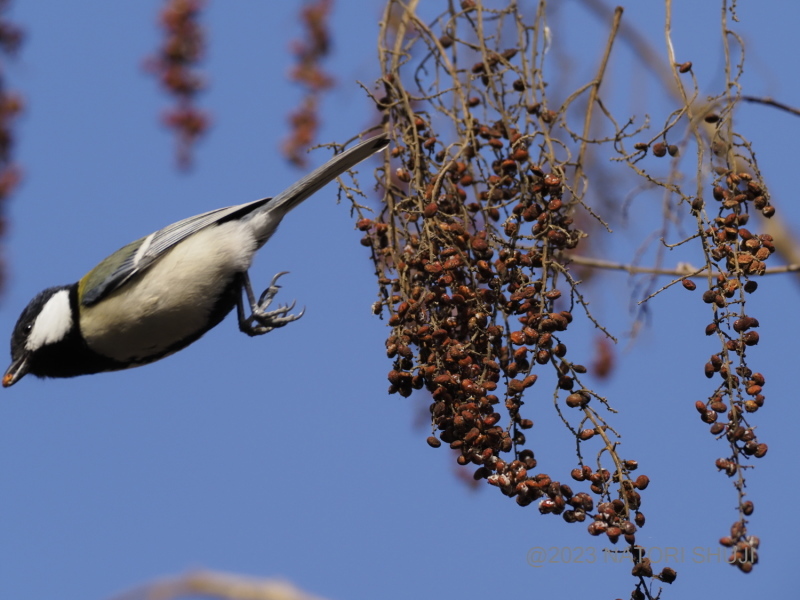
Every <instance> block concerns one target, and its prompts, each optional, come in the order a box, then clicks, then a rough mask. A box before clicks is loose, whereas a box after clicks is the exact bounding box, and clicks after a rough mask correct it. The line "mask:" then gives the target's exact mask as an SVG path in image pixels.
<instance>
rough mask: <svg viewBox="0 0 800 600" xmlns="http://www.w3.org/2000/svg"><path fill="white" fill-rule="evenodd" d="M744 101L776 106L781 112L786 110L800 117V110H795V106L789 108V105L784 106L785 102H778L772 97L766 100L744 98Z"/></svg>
mask: <svg viewBox="0 0 800 600" xmlns="http://www.w3.org/2000/svg"><path fill="white" fill-rule="evenodd" d="M741 99H742V100H744V101H745V102H754V103H756V104H766V105H767V106H774V107H775V108H779V109H780V110H785V111H786V112H788V113H791V114H793V115H795V116H796V117H800V108H795V107H793V106H789V105H788V104H784V103H783V102H778V101H777V100H773V99H772V98H770V97H766V98H759V97H758V96H742V97H741Z"/></svg>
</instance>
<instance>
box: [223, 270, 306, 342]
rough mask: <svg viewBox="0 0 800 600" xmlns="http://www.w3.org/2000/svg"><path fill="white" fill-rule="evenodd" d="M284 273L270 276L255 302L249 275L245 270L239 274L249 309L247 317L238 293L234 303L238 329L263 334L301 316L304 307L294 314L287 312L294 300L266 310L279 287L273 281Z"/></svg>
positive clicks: (249, 333)
mask: <svg viewBox="0 0 800 600" xmlns="http://www.w3.org/2000/svg"><path fill="white" fill-rule="evenodd" d="M286 273H287V272H286V271H283V272H281V273H278V274H277V275H275V277H273V278H272V281H271V282H270V284H269V287H268V288H267V289H266V290H264V292H263V293H262V294H261V297H260V298H259V299H258V302H256V297H255V294H253V286H252V285H250V275H248V273H247V272H246V271H245V272H244V273H242V274H241V275H240V276H239V277H240V284H241V286H242V289H243V290H244V293H245V294H246V295H247V302H248V303H249V304H250V311H251V313H250V316H249V317H247V316H245V309H244V299H243V298H242V295H241V293H240V294H239V296H238V300H237V303H236V314H237V315H238V317H239V329H240V330H241V331H242V332H244V333H246V334H247V335H250V336H255V335H263V334H265V333H268V332H270V331H272V330H273V329H275V328H276V327H283V326H284V325H286V324H287V323H291V322H292V321H296V320H297V319H299V318H300V317H302V316H303V313H304V312H305V309H303V310H301V311H300V312H299V313H298V314H296V315H290V314H287V313H288V312H289V311H290V310H292V309H293V308H294V304H295V303H294V302H292V303H291V304H290V305H289V306H281V307H280V308H276V309H275V310H271V311H267V308H269V305H270V304H271V303H272V299H273V298H274V297H275V294H277V293H278V290H279V289H280V286H279V285H276V283H275V282H276V281H278V278H279V277H281V276H282V275H286Z"/></svg>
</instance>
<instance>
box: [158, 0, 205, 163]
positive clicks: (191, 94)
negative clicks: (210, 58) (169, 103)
mask: <svg viewBox="0 0 800 600" xmlns="http://www.w3.org/2000/svg"><path fill="white" fill-rule="evenodd" d="M203 5H204V2H203V0H167V2H166V5H165V6H164V8H163V9H162V11H161V15H160V17H159V20H160V25H161V28H162V30H163V33H164V41H163V43H162V45H161V47H160V48H159V49H158V52H157V54H156V55H155V56H153V57H151V58H149V59H148V61H147V63H146V67H147V69H148V70H149V71H151V72H152V73H153V74H154V75H155V76H156V77H157V78H158V80H159V82H160V83H161V85H162V87H163V88H164V90H165V91H166V92H167V93H168V94H170V95H171V96H172V97H173V98H174V99H175V105H174V106H173V107H172V108H170V109H168V110H167V111H166V112H165V113H164V115H163V121H164V124H165V125H166V126H167V127H168V128H169V129H171V130H173V131H174V132H175V134H176V136H177V142H178V147H177V159H178V164H179V165H180V166H181V167H183V168H186V167H189V166H190V165H191V162H192V148H193V146H194V144H195V143H196V142H197V140H198V138H199V137H200V136H201V135H202V134H203V133H205V131H206V130H207V129H208V125H209V118H208V114H207V113H206V112H205V111H203V110H200V109H199V108H197V106H195V99H196V97H197V95H198V94H199V93H200V92H201V91H202V90H203V89H204V88H205V81H204V79H203V78H202V77H201V76H200V75H199V74H198V72H197V63H198V62H199V61H200V59H201V58H202V57H203V53H204V51H205V36H204V33H203V28H202V27H201V26H200V24H199V18H200V14H201V12H202V9H203Z"/></svg>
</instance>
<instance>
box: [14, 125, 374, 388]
mask: <svg viewBox="0 0 800 600" xmlns="http://www.w3.org/2000/svg"><path fill="white" fill-rule="evenodd" d="M388 144H389V140H388V137H387V136H386V134H381V135H378V136H375V137H372V138H369V139H367V140H365V141H363V142H361V143H359V144H358V145H356V146H354V147H352V148H350V149H349V150H347V151H345V152H342V153H340V154H337V155H336V156H334V157H333V158H331V159H330V160H329V161H328V162H326V163H325V164H324V165H322V166H321V167H319V168H318V169H316V170H314V171H313V172H311V173H310V174H308V175H306V176H305V177H303V178H302V179H300V180H299V181H297V182H296V183H295V184H294V185H292V186H290V187H289V188H287V189H286V190H284V191H283V192H281V193H280V194H278V195H277V196H274V197H272V198H262V199H260V200H255V201H253V202H248V203H246V204H239V205H237V206H229V207H226V208H219V209H217V210H212V211H210V212H206V213H203V214H200V215H196V216H193V217H189V218H188V219H184V220H182V221H178V222H177V223H173V224H172V225H168V226H167V227H164V228H163V229H160V230H158V231H156V232H154V233H151V234H150V235H148V236H145V237H143V238H140V239H138V240H136V241H134V242H131V243H130V244H128V245H126V246H123V247H122V248H120V249H119V250H117V251H116V252H115V253H113V254H112V255H110V256H109V257H107V258H106V259H104V260H103V261H101V262H100V263H99V264H98V265H97V266H96V267H95V268H94V269H92V270H91V271H89V272H88V273H87V274H86V275H84V276H83V278H81V279H80V280H79V281H77V282H76V283H73V284H70V285H61V286H55V287H50V288H47V289H45V290H44V291H42V292H40V293H39V294H37V295H36V296H35V297H34V298H33V300H31V301H30V303H29V304H28V305H27V307H26V308H25V309H24V310H23V311H22V314H21V315H20V317H19V320H18V321H17V323H16V325H15V327H14V330H13V332H12V335H11V365H10V366H9V368H8V370H6V372H5V374H4V375H3V379H2V385H3V387H10V386H12V385H14V384H15V383H16V382H18V381H19V380H20V379H22V378H23V377H24V376H25V375H27V374H31V375H34V376H36V377H40V378H48V377H53V378H58V377H75V376H78V375H90V374H94V373H101V372H106V371H118V370H122V369H128V368H131V367H137V366H141V365H146V364H149V363H152V362H155V361H157V360H160V359H162V358H165V357H167V356H169V355H171V354H174V353H175V352H178V351H179V350H182V349H183V348H185V347H186V346H188V345H189V344H191V343H193V342H195V341H197V340H198V339H200V337H202V336H203V334H205V333H206V332H207V331H209V330H210V329H212V328H213V327H215V326H216V325H218V324H219V323H220V322H221V321H222V320H223V319H224V318H225V317H226V316H227V315H228V314H229V313H230V312H231V311H233V309H234V308H235V309H236V312H237V317H238V320H239V329H240V330H241V331H242V332H244V333H246V334H247V335H250V336H257V335H263V334H265V333H268V332H269V331H272V330H273V329H275V328H278V327H283V326H284V325H287V324H288V323H291V322H292V321H296V320H297V319H299V318H300V317H301V316H302V315H303V312H304V310H305V309H303V310H302V311H300V312H299V313H298V314H290V311H291V310H292V309H293V308H294V302H292V303H291V304H290V305H288V306H281V307H279V308H273V309H271V310H270V305H271V303H272V301H273V299H274V298H275V295H276V294H277V292H278V290H279V288H280V286H278V285H277V281H278V279H279V278H280V277H281V276H283V275H285V274H286V272H281V273H278V274H277V275H275V276H274V277H273V278H272V281H271V282H270V285H269V286H268V287H267V288H266V289H265V290H264V292H263V293H262V294H261V296H260V297H259V299H258V301H256V299H255V294H254V293H253V288H252V286H251V283H250V277H249V275H248V269H249V268H250V264H251V262H252V260H253V257H254V255H255V253H256V251H257V250H259V249H260V248H261V247H262V246H263V245H264V244H265V243H266V242H267V241H268V240H269V239H270V237H271V236H272V234H273V233H275V230H276V229H277V227H278V225H279V224H280V222H281V220H282V219H283V217H284V215H286V213H288V212H289V211H290V210H292V209H293V208H294V207H296V206H297V205H298V204H300V203H301V202H303V201H304V200H305V199H307V198H308V197H309V196H311V195H312V194H314V193H315V192H317V191H319V190H320V189H321V188H322V187H323V186H325V185H326V184H327V183H329V182H331V181H333V180H334V179H336V178H337V177H338V176H339V175H341V174H342V173H344V172H345V171H347V170H348V169H350V168H352V167H354V166H355V165H357V164H358V163H360V162H361V161H363V160H365V159H367V158H369V157H370V156H372V155H373V154H375V153H377V152H379V151H381V150H383V149H384V148H386V147H387V145H388ZM247 309H249V314H248V313H247Z"/></svg>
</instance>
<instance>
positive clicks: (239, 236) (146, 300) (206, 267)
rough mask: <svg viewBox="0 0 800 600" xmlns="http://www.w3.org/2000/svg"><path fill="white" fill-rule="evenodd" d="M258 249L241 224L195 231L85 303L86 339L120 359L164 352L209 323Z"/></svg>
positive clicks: (139, 358)
mask: <svg viewBox="0 0 800 600" xmlns="http://www.w3.org/2000/svg"><path fill="white" fill-rule="evenodd" d="M232 230H238V231H232ZM255 251H256V242H255V240H254V239H253V237H252V235H251V234H250V230H249V228H247V227H244V226H242V224H241V223H240V222H230V223H223V224H222V225H219V226H216V227H211V228H209V229H204V230H203V231H200V232H198V233H196V234H195V235H193V236H191V237H190V238H188V239H186V240H184V241H183V242H181V243H180V244H178V245H177V246H176V247H175V248H173V249H172V250H169V251H168V252H167V253H166V254H165V255H164V256H163V257H162V258H160V259H159V260H158V261H157V262H155V263H154V264H153V265H151V266H150V267H149V268H148V269H147V270H146V271H145V272H144V273H142V274H141V275H138V276H136V277H134V278H132V279H131V280H130V281H128V282H126V283H125V284H124V285H123V286H122V288H120V289H119V290H117V291H115V292H113V293H112V294H111V295H109V296H108V297H107V298H105V299H103V300H102V301H100V302H99V303H98V304H96V305H93V306H90V307H88V308H87V307H81V319H80V324H81V332H82V333H83V337H84V339H85V340H86V341H87V343H88V344H89V347H90V348H91V349H92V350H94V351H95V352H98V353H100V354H102V355H104V356H108V357H110V358H113V359H115V360H118V361H121V362H130V361H134V362H142V361H146V360H147V357H150V356H153V355H157V354H161V353H163V352H164V351H165V350H166V349H167V348H170V347H171V346H175V345H176V344H179V343H180V342H181V341H183V340H185V339H186V338H188V337H191V336H193V335H196V334H197V333H198V332H199V331H202V330H204V329H205V328H206V327H207V324H208V321H209V318H210V314H211V311H212V309H213V308H214V306H215V304H216V303H217V301H218V300H219V298H220V294H221V293H222V292H223V291H224V290H225V288H226V287H227V285H229V284H230V282H231V278H232V277H233V276H234V275H235V274H236V273H239V272H242V271H246V270H247V269H248V268H249V267H250V263H251V261H252V258H253V254H255Z"/></svg>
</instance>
